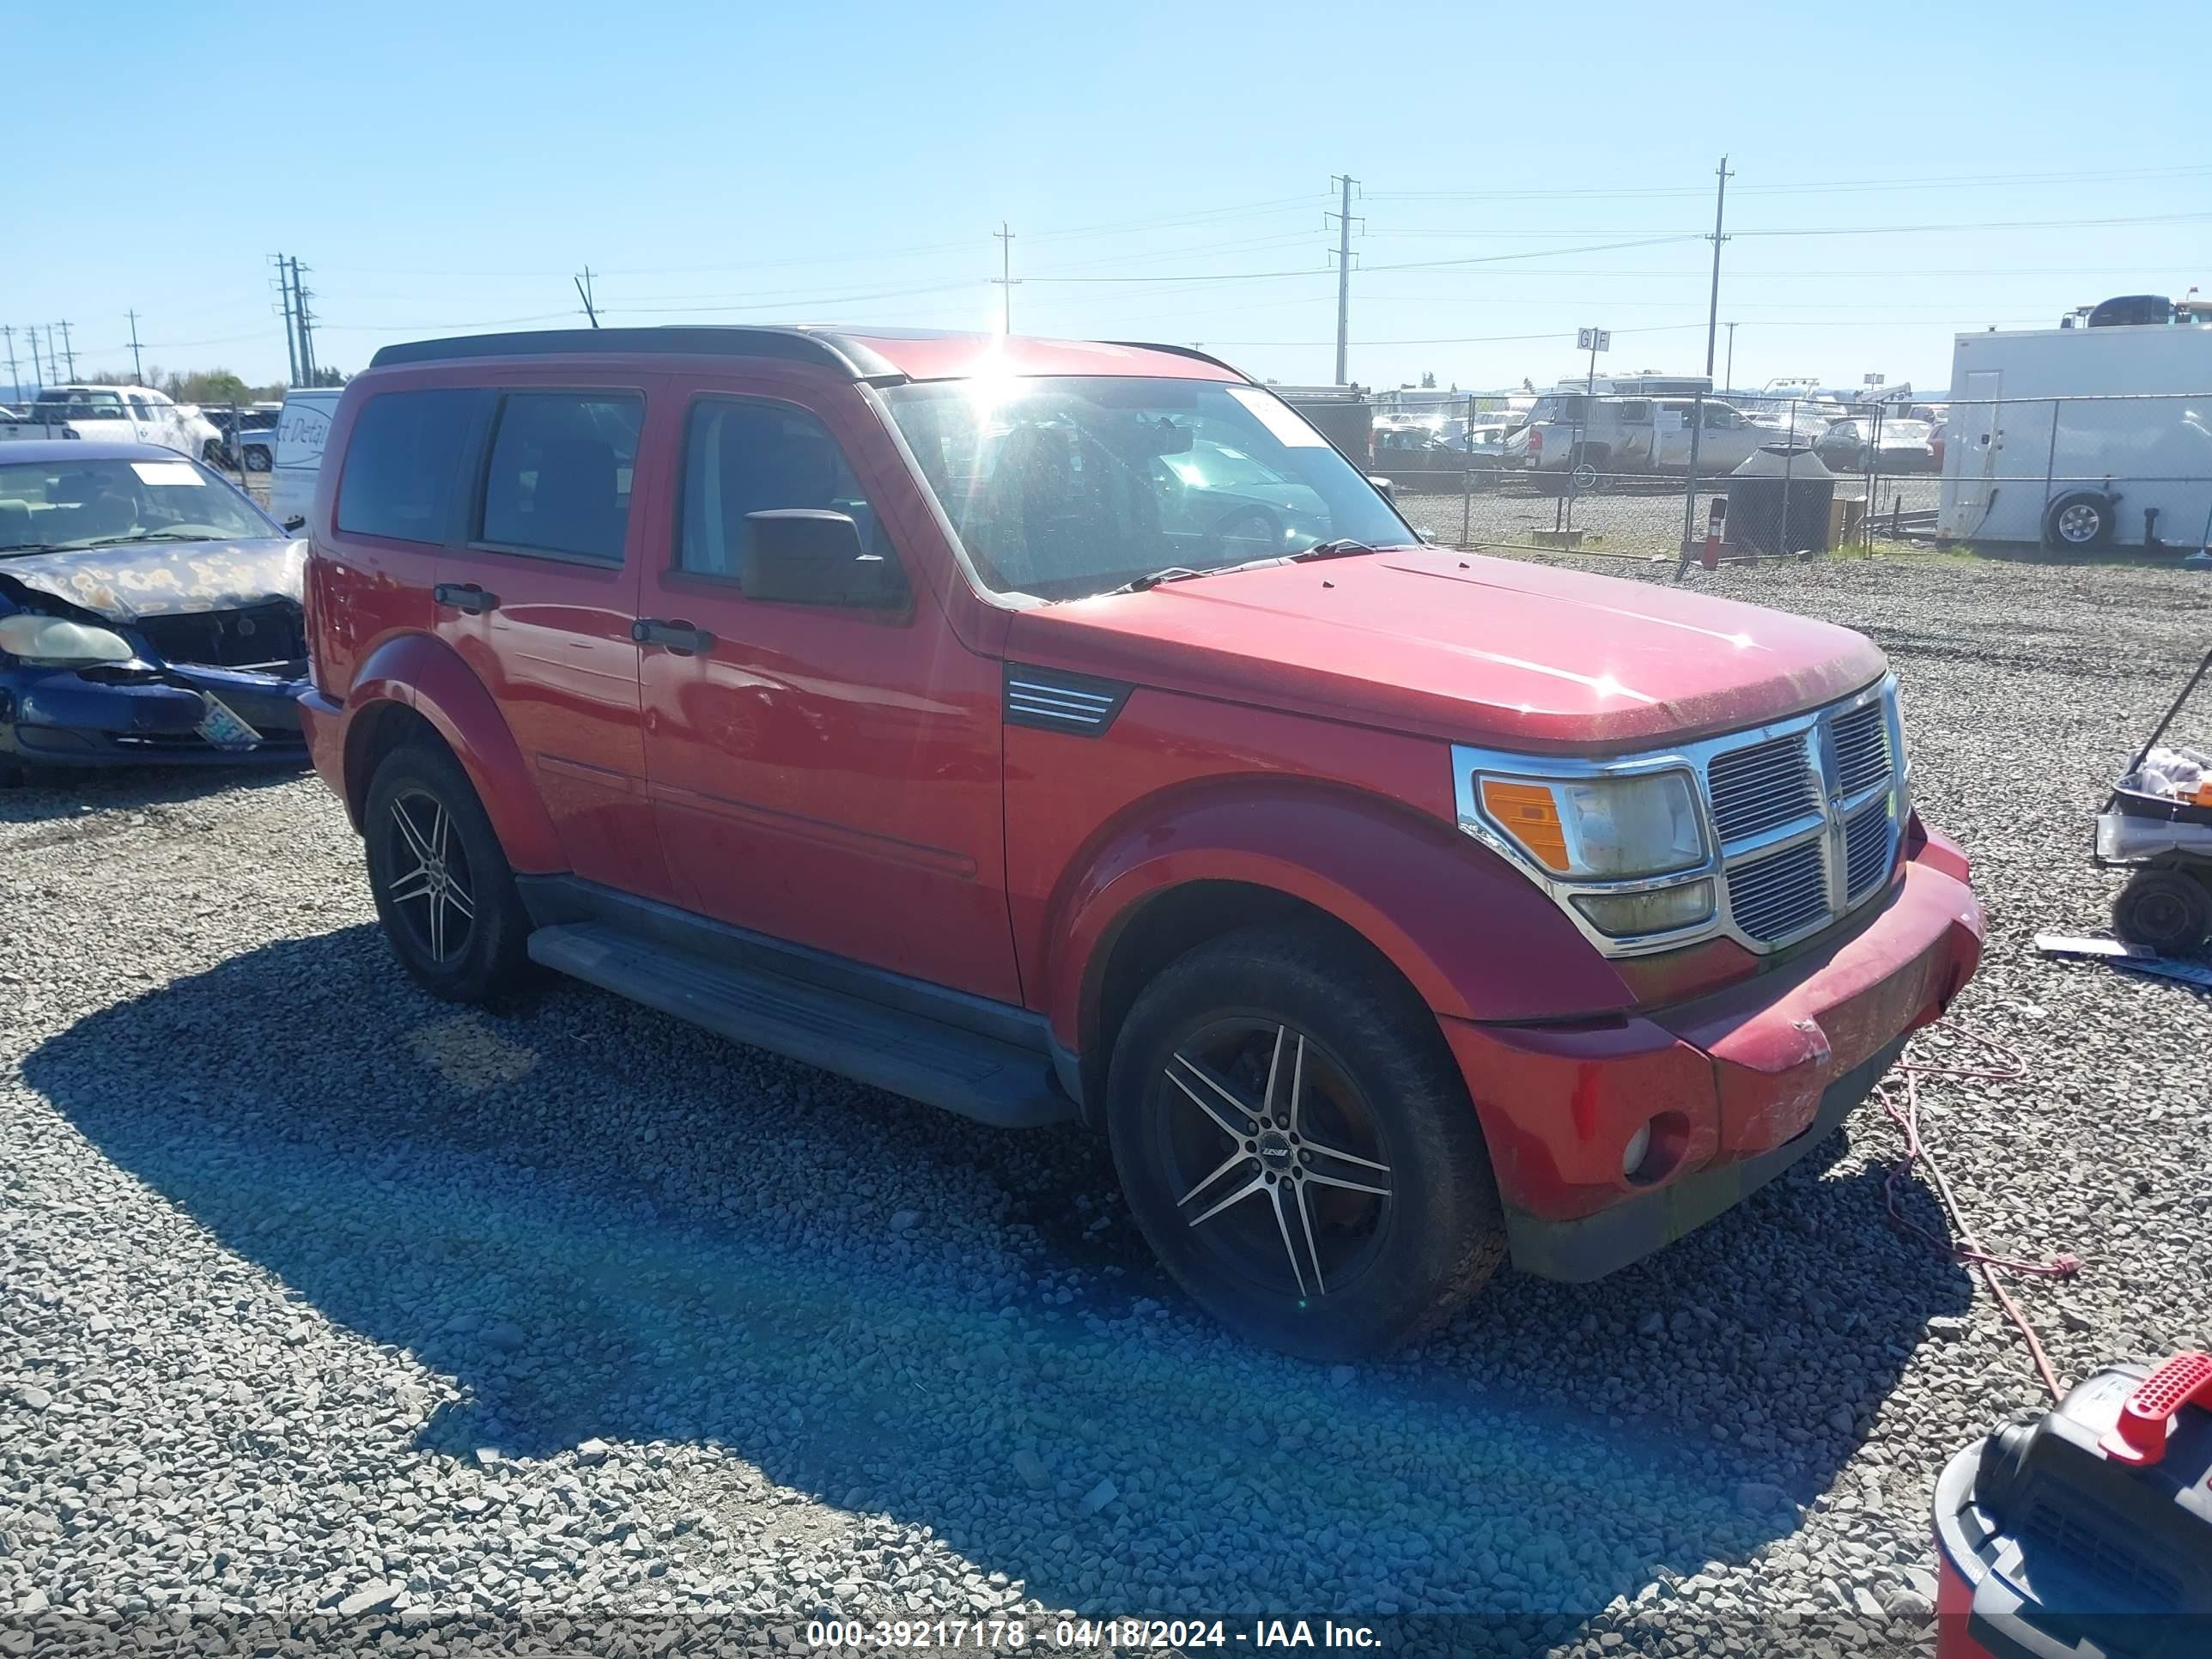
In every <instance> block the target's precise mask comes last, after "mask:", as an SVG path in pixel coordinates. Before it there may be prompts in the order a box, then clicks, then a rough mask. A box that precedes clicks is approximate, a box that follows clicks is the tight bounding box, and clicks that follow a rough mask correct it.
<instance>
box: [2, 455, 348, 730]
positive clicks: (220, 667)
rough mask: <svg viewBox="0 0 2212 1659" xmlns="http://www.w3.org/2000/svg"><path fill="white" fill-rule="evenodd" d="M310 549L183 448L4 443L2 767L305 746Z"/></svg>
mask: <svg viewBox="0 0 2212 1659" xmlns="http://www.w3.org/2000/svg"><path fill="white" fill-rule="evenodd" d="M304 561H305V549H304V547H303V546H301V545H300V544H295V543H293V542H292V541H291V540H290V539H289V538H287V537H286V536H285V535H284V534H283V532H281V531H280V530H279V529H278V528H277V527H276V525H275V524H273V523H272V522H270V519H269V516H268V515H267V514H266V513H263V512H262V511H261V509H260V508H258V507H256V506H254V504H253V503H252V501H250V500H248V499H247V498H246V496H245V495H242V494H240V492H239V491H238V489H235V488H234V486H233V485H231V484H230V483H228V482H227V481H226V480H225V479H223V478H222V477H221V476H220V475H219V474H217V473H215V472H211V471H209V470H208V469H207V467H206V466H205V465H204V464H203V463H201V462H199V461H197V460H193V459H190V458H187V457H182V456H179V455H178V454H177V453H175V452H174V451H172V450H167V449H163V448H160V447H156V446H154V445H150V444H121V443H100V442H98V441H92V440H86V439H77V440H73V441H61V440H52V439H50V440H47V441H43V442H23V443H19V444H14V445H10V446H9V447H8V448H6V449H0V773H10V772H19V771H20V770H21V769H23V768H24V767H26V766H31V765H36V766H52V767H90V766H116V765H130V764H137V763H143V762H148V761H161V762H167V763H195V762H197V763H240V762H246V763H264V764H266V763H276V764H280V765H293V766H297V765H300V764H302V763H304V762H305V761H306V759H307V750H306V748H305V746H304V745H303V744H302V742H301V736H300V713H299V703H298V701H297V700H298V696H299V694H300V693H301V691H302V690H305V689H306V680H305V678H303V676H304V675H305V672H306V668H307V661H306V659H307V641H306V635H305V623H304V622H303V620H302V618H301V613H300V593H301V586H300V584H301V570H302V568H303V564H304Z"/></svg>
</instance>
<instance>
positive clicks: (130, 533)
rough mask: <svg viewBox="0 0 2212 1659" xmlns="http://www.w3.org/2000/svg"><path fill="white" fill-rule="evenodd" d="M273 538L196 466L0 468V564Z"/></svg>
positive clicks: (112, 463) (182, 462)
mask: <svg viewBox="0 0 2212 1659" xmlns="http://www.w3.org/2000/svg"><path fill="white" fill-rule="evenodd" d="M280 533H281V532H279V531H278V530H277V529H276V526H274V525H272V524H270V521H269V520H266V519H264V518H263V517H262V516H261V515H260V513H257V512H255V511H254V510H253V508H252V507H251V506H249V505H248V504H247V503H246V501H245V499H244V498H243V497H241V496H240V495H239V493H238V492H237V491H236V490H234V489H232V488H231V487H230V486H229V485H228V484H227V483H223V482H222V480H221V479H220V478H218V477H216V476H215V475H214V474H213V473H211V472H210V471H207V470H206V469H205V468H204V467H203V466H201V465H199V464H198V463H197V462H196V461H189V460H186V459H184V458H183V457H181V456H179V457H177V458H176V459H170V460H158V461H131V460H84V461H77V460H70V461H8V462H0V558H5V557H6V556H8V555H9V553H11V552H25V551H29V550H33V549H40V548H52V547H64V548H67V547H87V546H90V545H92V544H95V543H101V542H112V541H131V540H147V541H155V540H158V541H245V540H249V539H252V538H265V537H274V536H276V535H278V534H280Z"/></svg>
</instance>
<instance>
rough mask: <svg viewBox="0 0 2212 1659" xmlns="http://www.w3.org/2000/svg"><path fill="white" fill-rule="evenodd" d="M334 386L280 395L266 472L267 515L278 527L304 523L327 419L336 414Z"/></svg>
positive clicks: (301, 388) (328, 428) (326, 432)
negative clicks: (298, 521)
mask: <svg viewBox="0 0 2212 1659" xmlns="http://www.w3.org/2000/svg"><path fill="white" fill-rule="evenodd" d="M338 395H339V394H338V388H337V387H336V386H313V387H307V386H295V387H294V388H292V390H290V391H289V392H286V393H285V394H284V409H283V413H282V414H280V415H278V416H277V417H276V454H275V455H274V457H273V458H272V460H273V463H274V464H273V465H271V466H270V470H269V516H270V517H271V518H272V519H274V520H276V522H277V523H279V524H282V525H289V524H290V523H291V521H292V520H295V519H301V520H304V519H306V518H307V508H308V507H309V506H310V505H312V504H313V501H314V499H315V474H316V473H318V472H319V471H322V466H323V444H324V442H325V440H327V439H328V438H329V436H330V432H331V416H333V415H335V414H337V407H338Z"/></svg>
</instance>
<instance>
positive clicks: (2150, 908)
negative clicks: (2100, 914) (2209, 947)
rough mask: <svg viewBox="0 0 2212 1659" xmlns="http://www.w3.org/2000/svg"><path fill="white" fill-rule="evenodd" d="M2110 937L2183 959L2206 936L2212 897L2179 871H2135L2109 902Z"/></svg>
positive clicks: (2200, 946)
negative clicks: (2117, 937) (2110, 909)
mask: <svg viewBox="0 0 2212 1659" xmlns="http://www.w3.org/2000/svg"><path fill="white" fill-rule="evenodd" d="M2112 931H2113V932H2114V933H2118V935H2119V936H2120V937H2121V938H2122V939H2125V940H2126V941H2127V942H2128V943H2129V944H2130V945H2142V946H2144V947H2145V948H2146V949H2148V950H2153V951H2157V952H2158V953H2159V955H2160V956H2162V957H2185V956H2191V955H2193V954H2194V953H2195V952H2197V951H2199V950H2202V949H2203V945H2204V940H2205V938H2206V936H2207V935H2208V934H2212V895H2208V894H2207V893H2206V892H2205V890H2204V884H2203V882H2201V881H2198V880H2197V878H2196V877H2194V876H2192V875H2191V874H2190V873H2189V872H2187V871H2185V870H2173V869H2162V870H2161V869H2152V870H2143V871H2139V872H2137V873H2136V876H2135V877H2134V878H2133V879H2131V880H2130V882H2129V883H2128V884H2127V885H2126V886H2125V887H2123V888H2122V889H2121V890H2120V896H2119V897H2118V898H2116V899H2114V900H2113V901H2112Z"/></svg>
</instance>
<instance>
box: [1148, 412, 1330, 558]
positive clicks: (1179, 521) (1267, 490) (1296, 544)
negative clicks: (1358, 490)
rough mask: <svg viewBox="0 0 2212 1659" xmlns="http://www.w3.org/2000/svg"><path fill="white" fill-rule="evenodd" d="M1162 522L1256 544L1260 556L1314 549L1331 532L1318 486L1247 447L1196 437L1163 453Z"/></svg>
mask: <svg viewBox="0 0 2212 1659" xmlns="http://www.w3.org/2000/svg"><path fill="white" fill-rule="evenodd" d="M1154 466H1155V468H1156V469H1157V470H1156V472H1155V474H1154V477H1153V479H1152V483H1154V484H1155V485H1156V486H1157V487H1158V488H1159V489H1160V491H1161V500H1160V509H1161V523H1162V525H1163V526H1164V528H1165V529H1166V530H1168V531H1169V532H1170V533H1178V534H1210V535H1215V536H1218V537H1220V538H1225V539H1229V540H1241V541H1244V542H1249V543H1250V544H1251V549H1250V550H1251V552H1253V553H1254V554H1259V553H1264V552H1270V551H1291V550H1296V549H1297V548H1302V547H1310V546H1312V545H1313V544H1314V543H1315V542H1316V541H1319V540H1320V539H1321V538H1322V537H1323V536H1325V535H1327V534H1328V504H1327V503H1326V502H1324V501H1322V499H1321V497H1320V496H1318V495H1316V494H1315V493H1314V491H1313V489H1311V488H1310V486H1308V485H1306V484H1303V483H1298V482H1297V481H1296V480H1295V479H1292V478H1288V477H1284V476H1283V475H1282V474H1281V473H1279V472H1278V471H1275V470H1274V469H1273V468H1272V467H1270V466H1267V465H1266V464H1264V463H1263V462H1261V461H1259V460H1256V459H1254V458H1253V457H1252V456H1250V455H1248V454H1246V453H1244V452H1243V450H1241V449H1236V448H1232V447H1230V446H1228V445H1226V444H1222V443H1216V442H1210V441H1200V440H1194V441H1193V442H1192V443H1191V446H1190V447H1189V448H1188V449H1187V450H1184V451H1182V452H1181V453H1173V454H1166V455H1162V456H1159V457H1158V459H1156V460H1155V462H1154Z"/></svg>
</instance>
